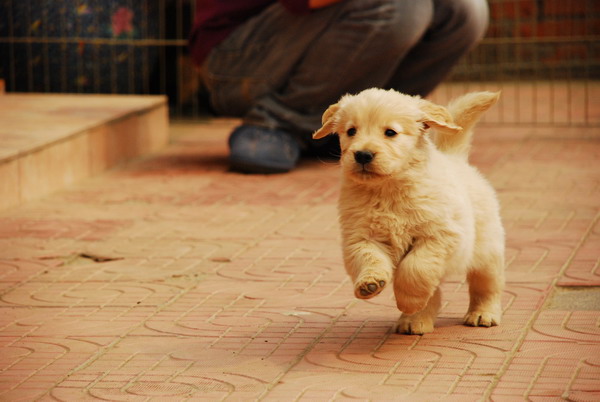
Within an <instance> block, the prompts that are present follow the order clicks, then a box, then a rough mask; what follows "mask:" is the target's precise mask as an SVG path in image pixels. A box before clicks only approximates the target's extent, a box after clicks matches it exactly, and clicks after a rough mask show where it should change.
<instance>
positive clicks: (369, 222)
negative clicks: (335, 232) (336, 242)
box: [345, 200, 417, 253]
mask: <svg viewBox="0 0 600 402" xmlns="http://www.w3.org/2000/svg"><path fill="white" fill-rule="evenodd" d="M412 215H414V214H413V213H412V212H411V211H409V210H407V209H405V208H403V207H401V206H398V205H394V204H390V203H383V202H380V201H378V200H372V202H371V203H370V205H368V206H367V207H366V208H364V209H362V211H361V212H359V213H358V214H357V216H354V217H347V218H350V219H345V221H346V222H348V223H349V222H355V225H351V226H354V230H355V229H359V230H361V231H362V232H363V233H364V235H365V237H367V238H369V239H372V240H375V241H377V242H380V243H383V244H387V245H389V246H391V247H392V248H393V249H395V250H397V251H398V252H399V253H402V252H403V250H406V249H407V248H408V247H409V246H410V244H411V243H412V241H413V237H414V233H415V231H416V226H417V222H416V221H415V219H414V216H412ZM349 229H350V230H353V229H351V228H349Z"/></svg>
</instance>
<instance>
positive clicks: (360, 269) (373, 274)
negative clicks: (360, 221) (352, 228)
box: [344, 242, 393, 299]
mask: <svg viewBox="0 0 600 402" xmlns="http://www.w3.org/2000/svg"><path fill="white" fill-rule="evenodd" d="M344 261H345V265H346V271H347V272H348V274H349V275H350V277H351V278H352V282H353V283H354V295H355V296H356V297H357V298H359V299H370V298H371V297H374V296H376V295H378V294H379V293H381V291H382V290H383V288H384V287H385V286H386V285H387V284H388V283H390V281H391V279H392V270H393V268H392V261H391V259H390V257H389V256H388V254H387V253H386V252H385V251H384V250H382V249H381V248H380V247H378V246H377V245H375V244H373V243H370V242H360V243H357V244H353V245H349V246H346V247H345V248H344Z"/></svg>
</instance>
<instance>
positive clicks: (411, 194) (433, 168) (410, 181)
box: [313, 88, 504, 334]
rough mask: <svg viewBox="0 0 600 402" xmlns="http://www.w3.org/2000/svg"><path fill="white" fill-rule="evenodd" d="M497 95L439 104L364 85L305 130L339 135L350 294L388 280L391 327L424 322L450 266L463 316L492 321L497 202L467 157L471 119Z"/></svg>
mask: <svg viewBox="0 0 600 402" xmlns="http://www.w3.org/2000/svg"><path fill="white" fill-rule="evenodd" d="M498 96H499V94H498V93H491V92H476V93H470V94H467V95H464V96H462V97H460V98H459V99H456V100H455V101H453V102H451V103H450V105H449V106H448V108H444V107H442V106H439V105H436V104H433V103H431V102H429V101H427V100H424V99H421V98H420V97H412V96H408V95H404V94H401V93H398V92H396V91H392V90H389V91H386V90H382V89H376V88H372V89H368V90H365V91H363V92H361V93H359V94H358V95H346V96H344V97H342V98H341V99H340V100H339V102H338V103H336V104H334V105H332V106H330V107H329V108H328V109H327V111H326V112H325V113H324V115H323V126H322V127H321V128H320V129H319V130H318V131H317V132H315V133H314V135H313V137H314V138H322V137H324V136H326V135H328V134H332V133H336V134H338V135H339V137H340V144H341V149H342V155H341V159H340V162H341V167H342V172H343V175H342V188H341V193H340V199H339V205H338V208H339V218H340V225H341V230H342V243H343V244H342V246H343V252H344V263H345V267H346V271H347V272H348V274H349V275H350V277H351V278H352V281H353V283H354V289H355V295H356V297H358V298H361V299H368V298H371V297H373V296H375V295H377V294H379V293H380V292H381V291H382V290H383V288H384V287H385V286H386V285H387V284H388V283H390V282H392V281H393V287H394V293H395V297H396V303H397V306H398V309H399V310H400V311H402V312H403V314H402V316H401V318H400V322H399V327H398V331H399V332H403V333H409V334H423V333H426V332H431V331H433V326H434V321H435V318H436V316H437V313H438V311H439V309H440V306H441V293H440V289H439V286H440V283H441V281H442V280H443V278H444V277H445V276H446V275H447V274H449V273H455V272H460V273H464V274H466V276H467V280H468V283H469V295H470V305H469V309H468V312H467V314H466V316H465V318H464V323H465V324H466V325H472V326H485V327H489V326H492V325H498V324H499V323H500V318H501V314H502V311H501V304H500V296H501V292H502V289H503V286H504V230H503V227H502V223H501V220H500V214H499V205H498V201H497V199H496V195H495V192H494V190H493V188H492V187H491V186H490V184H489V183H488V182H487V181H486V180H485V179H484V178H483V176H482V175H481V174H480V173H479V172H478V171H477V170H476V169H475V168H474V167H473V166H471V165H469V164H468V153H469V149H470V142H471V136H472V128H473V126H474V125H475V123H476V122H477V120H478V119H479V117H480V116H481V114H482V113H483V112H484V111H486V110H487V109H488V108H489V107H490V106H492V105H493V104H494V103H495V102H496V100H497V99H498ZM430 128H433V129H434V130H435V133H434V134H431V135H430V133H429V131H430V130H429V129H430Z"/></svg>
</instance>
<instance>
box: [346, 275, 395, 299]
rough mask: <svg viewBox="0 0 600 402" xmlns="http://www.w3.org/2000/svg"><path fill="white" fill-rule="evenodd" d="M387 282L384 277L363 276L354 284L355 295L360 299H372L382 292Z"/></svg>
mask: <svg viewBox="0 0 600 402" xmlns="http://www.w3.org/2000/svg"><path fill="white" fill-rule="evenodd" d="M386 284H387V281H386V279H384V278H382V277H377V276H376V275H365V276H362V277H361V278H359V279H358V280H357V281H356V283H355V284H354V295H355V296H356V297H357V298H359V299H370V298H371V297H374V296H377V295H378V294H379V293H381V291H382V290H383V288H384V287H385V285H386Z"/></svg>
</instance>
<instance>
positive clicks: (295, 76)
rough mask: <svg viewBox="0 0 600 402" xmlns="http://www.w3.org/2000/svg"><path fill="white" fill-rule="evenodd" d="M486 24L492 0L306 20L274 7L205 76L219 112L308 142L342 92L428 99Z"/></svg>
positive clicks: (351, 6) (325, 12) (230, 41)
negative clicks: (392, 92) (381, 91)
mask: <svg viewBox="0 0 600 402" xmlns="http://www.w3.org/2000/svg"><path fill="white" fill-rule="evenodd" d="M487 23H488V8H487V3H486V2H485V0H345V1H342V2H340V3H336V4H335V5H332V6H329V7H326V8H322V9H319V10H316V11H313V12H312V13H311V14H309V15H304V16H297V15H292V14H290V13H289V12H287V11H286V10H285V9H284V8H283V7H282V6H281V5H280V4H278V3H274V4H272V5H271V6H269V7H268V8H266V9H265V10H263V12H262V13H260V14H259V15H257V16H255V17H253V18H251V19H250V20H248V21H246V22H245V23H244V24H243V25H242V26H240V27H238V28H237V29H236V30H235V31H234V32H233V33H232V34H231V35H230V36H229V37H228V38H227V39H226V40H225V41H223V42H222V43H221V44H220V45H218V46H217V47H216V48H214V49H213V50H212V51H211V53H210V54H209V56H208V58H207V60H206V62H205V63H204V65H203V67H202V74H203V78H204V81H205V84H206V86H207V88H208V90H209V93H210V96H211V103H212V106H213V107H214V108H215V110H216V111H217V112H218V113H220V114H223V115H228V116H236V117H242V118H243V120H244V123H245V124H252V125H257V126H262V127H267V128H276V129H282V130H286V131H288V132H291V133H293V134H295V135H297V136H298V138H299V139H300V140H301V142H302V143H303V145H305V146H307V145H308V146H310V145H311V143H312V140H311V139H310V133H312V132H313V131H314V130H316V129H317V128H319V127H320V125H321V115H322V113H323V111H324V110H325V109H326V108H327V106H329V105H330V104H332V103H335V102H336V101H337V100H338V99H339V97H340V96H341V95H343V94H345V93H357V92H360V91H361V90H364V89H366V88H370V87H382V88H393V89H396V90H398V91H400V92H404V93H408V94H412V95H421V96H425V95H427V94H428V93H429V92H431V91H432V90H433V89H434V88H435V87H436V86H437V85H438V84H439V83H440V82H441V81H442V80H443V79H444V77H446V75H447V74H448V73H449V72H450V70H451V68H452V67H453V66H454V65H455V64H456V63H457V62H458V60H459V59H460V58H461V57H462V56H463V55H465V54H466V53H467V52H468V51H469V50H471V49H472V48H473V47H474V46H475V45H476V44H477V43H478V41H479V40H480V39H481V38H482V37H483V35H484V33H485V30H486V28H487Z"/></svg>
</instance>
